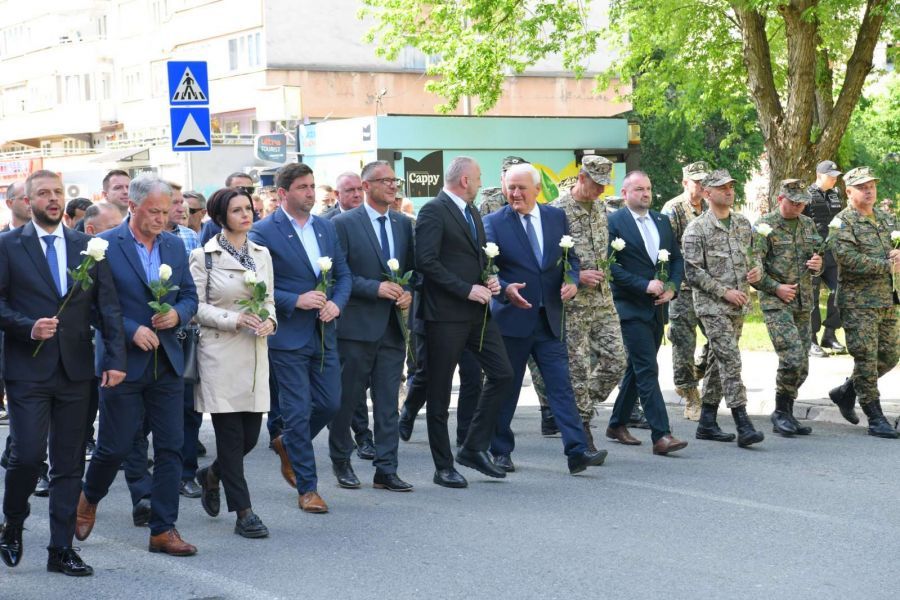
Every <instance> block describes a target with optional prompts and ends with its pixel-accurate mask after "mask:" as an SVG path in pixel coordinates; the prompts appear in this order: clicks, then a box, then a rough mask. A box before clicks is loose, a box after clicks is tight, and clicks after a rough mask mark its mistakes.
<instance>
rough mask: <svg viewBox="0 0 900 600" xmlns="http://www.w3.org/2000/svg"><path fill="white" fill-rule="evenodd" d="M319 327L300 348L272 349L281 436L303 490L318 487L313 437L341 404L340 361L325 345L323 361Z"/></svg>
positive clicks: (327, 422) (270, 360) (333, 350)
mask: <svg viewBox="0 0 900 600" xmlns="http://www.w3.org/2000/svg"><path fill="white" fill-rule="evenodd" d="M318 331H319V329H318V327H316V335H313V336H311V337H310V338H309V342H307V344H306V346H304V347H303V348H300V349H299V350H271V349H270V350H269V364H270V367H271V368H272V370H273V371H274V372H275V379H276V380H277V381H278V402H279V404H280V407H281V419H282V421H283V423H284V429H283V430H282V433H281V440H282V442H283V443H284V447H285V449H286V450H287V455H288V458H289V459H290V461H291V466H292V467H293V469H294V474H295V475H296V477H297V491H298V492H299V493H300V494H305V493H307V492H313V491H315V490H316V487H317V485H318V479H317V477H316V455H315V452H313V446H312V441H313V439H315V437H316V436H317V435H318V434H319V432H320V431H322V429H324V428H325V426H326V425H328V424H329V423H331V421H332V419H334V416H335V415H336V414H337V412H338V409H340V407H341V365H340V361H339V360H338V354H337V350H336V349H334V348H325V359H324V364H323V362H322V350H321V348H322V347H321V338H320V337H319V334H318Z"/></svg>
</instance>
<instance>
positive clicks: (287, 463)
mask: <svg viewBox="0 0 900 600" xmlns="http://www.w3.org/2000/svg"><path fill="white" fill-rule="evenodd" d="M272 448H273V449H274V450H275V453H276V454H277V455H278V457H279V458H280V459H281V476H282V477H284V480H285V481H287V482H288V485H290V486H291V487H292V488H294V489H297V476H296V475H294V467H292V466H291V459H289V458H288V454H287V449H285V447H284V442H282V441H281V436H280V435H279V436H278V437H277V438H275V439H274V440H272Z"/></svg>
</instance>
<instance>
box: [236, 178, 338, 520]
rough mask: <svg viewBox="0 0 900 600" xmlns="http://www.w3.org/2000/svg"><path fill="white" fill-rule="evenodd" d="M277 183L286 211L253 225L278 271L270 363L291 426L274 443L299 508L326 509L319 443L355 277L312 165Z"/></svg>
mask: <svg viewBox="0 0 900 600" xmlns="http://www.w3.org/2000/svg"><path fill="white" fill-rule="evenodd" d="M275 185H276V187H277V188H278V196H279V197H280V198H281V207H280V209H279V210H277V211H275V212H274V213H272V214H271V215H269V216H268V217H266V218H265V219H263V220H262V221H259V222H258V223H256V224H255V225H254V226H253V229H252V230H251V231H250V239H252V240H253V241H254V242H256V243H257V244H260V245H262V246H265V247H266V248H268V249H269V253H270V254H271V255H272V267H273V270H274V272H275V290H274V295H275V308H276V310H277V311H278V333H276V334H275V335H274V336H272V337H271V338H270V340H269V363H270V365H271V369H272V371H273V372H274V377H275V381H276V382H277V384H278V401H279V403H280V405H281V417H282V419H283V420H284V431H283V433H282V434H281V436H279V437H277V438H275V439H274V440H272V446H273V448H274V450H275V452H277V453H278V456H279V458H280V459H281V475H282V477H284V479H285V480H286V481H287V482H288V483H289V484H290V485H291V486H292V487H294V488H296V490H297V492H298V493H299V494H300V497H299V499H298V503H299V506H300V508H301V509H302V510H303V511H304V512H309V513H325V512H328V505H327V504H325V501H324V500H323V499H322V497H321V496H320V495H319V493H318V479H317V478H316V456H315V453H314V452H313V447H312V441H313V438H315V437H316V435H318V433H319V432H320V431H321V430H322V429H323V428H324V427H325V426H326V425H328V424H329V423H330V422H331V420H332V419H333V418H334V415H335V414H337V411H338V409H339V408H340V405H341V365H340V362H339V360H338V352H337V335H336V332H335V326H336V321H335V319H337V318H338V316H339V315H340V314H341V312H342V311H343V310H344V306H345V305H346V304H347V300H348V299H349V298H350V289H351V286H352V282H351V279H350V270H349V269H348V268H347V261H346V260H345V258H344V251H343V250H342V249H341V245H340V243H339V242H338V238H337V233H336V232H335V229H334V223H332V222H331V221H328V220H326V219H321V218H319V217H315V216H313V215H312V214H310V211H311V210H312V208H313V206H314V205H315V202H316V182H315V178H314V177H313V172H312V169H310V168H309V167H308V166H307V165H304V164H303V163H293V164H289V165H285V166H284V167H281V168H280V169H279V170H278V172H277V173H276V174H275ZM326 259H330V261H329V260H326ZM328 262H330V263H331V270H330V271H329V270H328V269H326V274H327V275H326V276H327V277H328V278H329V280H330V282H331V284H330V285H329V286H328V289H327V291H326V292H321V291H318V290H317V289H316V286H317V284H318V283H319V281H320V279H321V276H322V275H321V274H322V264H326V266H327V263H328ZM323 331H324V338H323Z"/></svg>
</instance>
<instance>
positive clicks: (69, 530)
mask: <svg viewBox="0 0 900 600" xmlns="http://www.w3.org/2000/svg"><path fill="white" fill-rule="evenodd" d="M90 386H91V380H87V381H71V380H70V379H69V378H68V377H67V376H66V375H65V370H64V369H63V367H62V365H61V364H60V365H59V366H58V368H57V369H56V371H55V372H54V373H53V374H52V375H51V376H50V378H49V379H47V380H45V381H39V382H35V381H7V382H6V398H7V400H6V403H7V410H8V411H9V437H10V439H11V440H12V442H11V444H10V456H9V467H8V468H7V470H6V483H5V490H4V494H3V514H4V515H5V516H6V520H7V521H9V522H10V523H19V524H21V523H24V521H25V517H26V515H27V513H28V497H29V496H31V493H32V492H34V488H35V485H36V484H37V478H38V474H39V473H40V472H41V470H42V467H43V465H42V463H43V461H44V459H45V458H46V456H47V447H48V434H49V448H50V545H51V546H54V547H61V546H71V545H72V537H73V536H74V535H75V509H76V507H77V506H78V495H79V493H80V491H81V485H80V484H81V474H82V472H83V468H84V464H83V463H84V434H85V423H86V422H87V413H88V405H89V403H90V394H91V390H90Z"/></svg>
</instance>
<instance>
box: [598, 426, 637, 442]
mask: <svg viewBox="0 0 900 600" xmlns="http://www.w3.org/2000/svg"><path fill="white" fill-rule="evenodd" d="M606 437H608V438H609V439H611V440H616V441H617V442H619V443H620V444H625V445H626V446H640V445H641V440H639V439H637V438H636V437H634V436H633V435H631V433H630V432H629V431H628V428H627V427H625V426H624V425H619V426H618V427H607V428H606Z"/></svg>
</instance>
